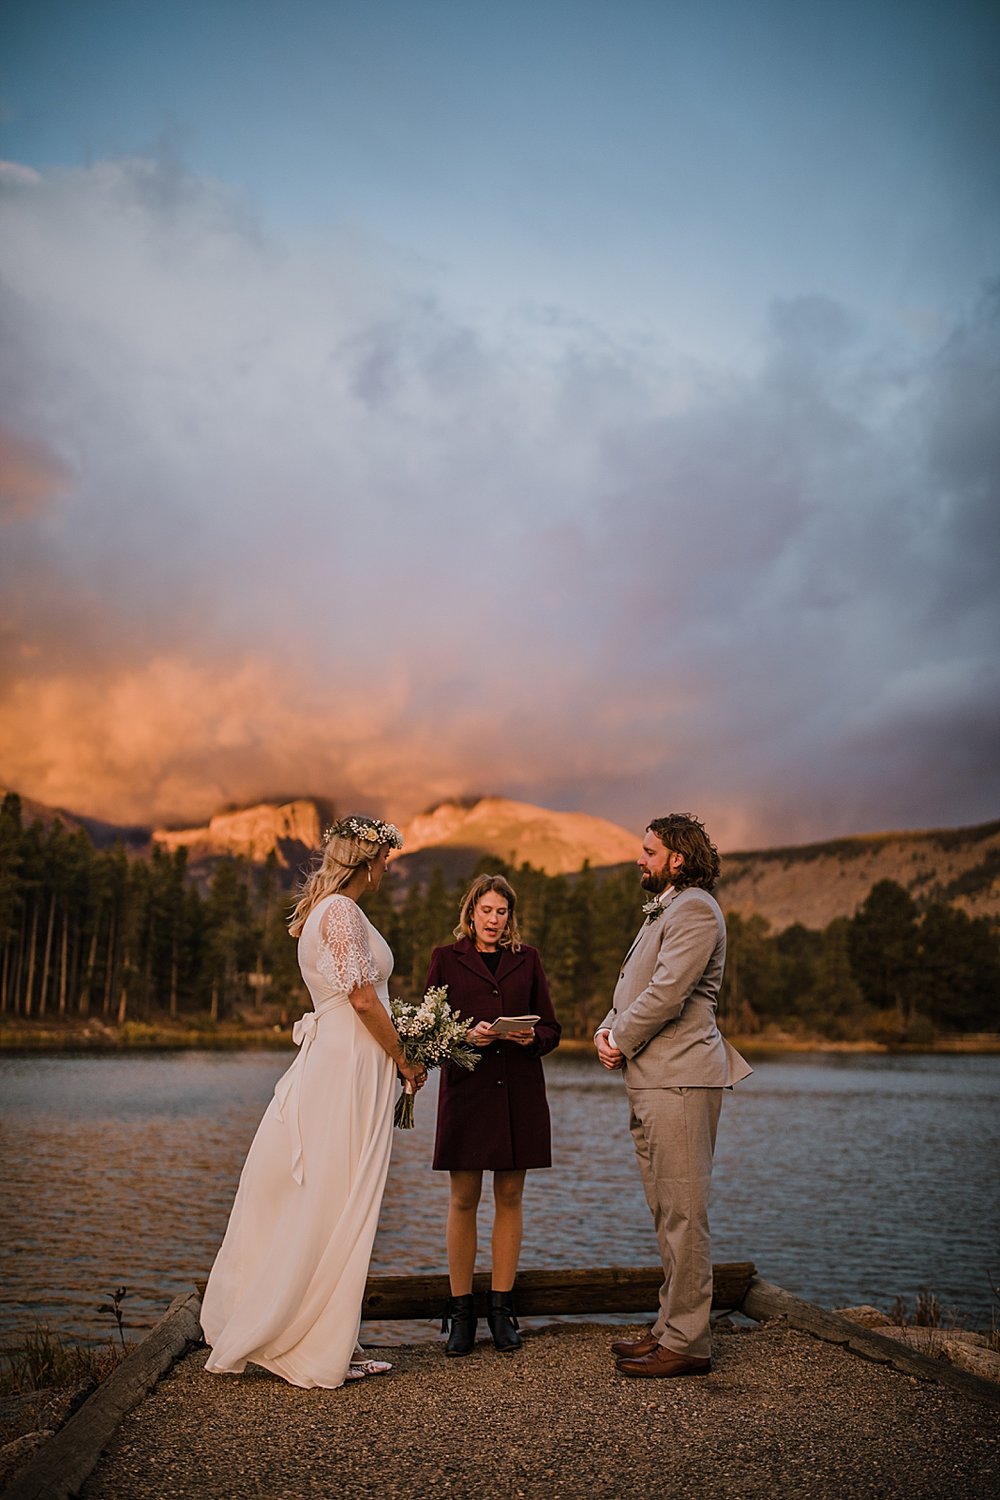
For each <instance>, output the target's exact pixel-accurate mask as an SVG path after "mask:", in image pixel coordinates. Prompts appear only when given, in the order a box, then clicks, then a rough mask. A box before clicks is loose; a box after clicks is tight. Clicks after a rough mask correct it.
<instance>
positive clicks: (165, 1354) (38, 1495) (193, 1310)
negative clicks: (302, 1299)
mask: <svg viewBox="0 0 1000 1500" xmlns="http://www.w3.org/2000/svg"><path fill="white" fill-rule="evenodd" d="M200 1312H201V1300H200V1298H199V1297H197V1296H195V1294H194V1293H193V1292H189V1293H188V1294H187V1295H186V1296H181V1297H176V1298H175V1299H174V1301H173V1302H171V1304H170V1306H169V1308H168V1309H167V1311H166V1313H165V1314H164V1316H163V1317H162V1318H161V1319H160V1321H159V1323H157V1325H156V1327H155V1328H153V1329H152V1330H151V1331H150V1333H149V1334H148V1335H147V1337H146V1338H144V1339H143V1341H142V1343H141V1344H140V1345H139V1347H138V1348H137V1349H133V1350H132V1352H131V1353H130V1354H128V1355H126V1356H125V1358H124V1359H123V1360H122V1362H121V1364H120V1365H118V1366H117V1368H116V1369H114V1370H112V1372H111V1374H110V1375H109V1376H108V1378H107V1380H105V1381H104V1382H103V1383H102V1384H101V1385H99V1386H98V1387H97V1389H96V1391H94V1393H93V1394H92V1395H90V1396H88V1397H87V1399H86V1401H85V1402H84V1403H83V1405H82V1406H81V1407H80V1410H79V1411H78V1412H76V1413H75V1414H74V1415H73V1416H72V1417H70V1419H69V1421H68V1422H67V1423H66V1425H65V1427H61V1428H60V1429H59V1431H58V1432H57V1433H55V1434H54V1435H53V1436H52V1437H50V1438H49V1440H48V1442H46V1443H43V1444H42V1446H41V1447H40V1448H39V1449H38V1451H37V1453H36V1454H35V1455H34V1457H33V1458H32V1459H31V1461H30V1462H29V1463H28V1464H27V1465H26V1467H25V1468H24V1469H22V1470H21V1473H20V1474H19V1475H18V1476H17V1478H16V1479H15V1480H14V1482H13V1484H12V1485H11V1486H10V1488H9V1489H6V1490H4V1500H67V1497H68V1496H70V1495H76V1494H78V1493H79V1491H80V1489H81V1488H82V1486H83V1485H84V1483H85V1482H86V1480H87V1479H88V1478H89V1477H90V1475H91V1474H92V1473H93V1471H94V1469H95V1468H96V1467H97V1461H98V1459H99V1458H100V1456H101V1450H102V1449H103V1448H105V1447H107V1445H108V1443H109V1442H110V1441H111V1439H112V1438H113V1437H114V1435H115V1433H116V1432H117V1431H118V1428H119V1426H120V1425H121V1420H122V1418H123V1417H124V1415H125V1413H126V1412H128V1411H131V1410H132V1407H133V1406H138V1404H139V1402H140V1401H141V1400H142V1399H143V1397H144V1396H146V1395H147V1394H148V1393H149V1392H150V1391H151V1390H152V1388H153V1386H154V1385H155V1384H156V1382H157V1381H158V1380H159V1378H160V1376H161V1375H163V1374H165V1373H166V1371H167V1370H169V1369H170V1366H171V1365H172V1364H173V1363H174V1361H175V1360H177V1359H179V1358H180V1356H181V1355H182V1354H183V1353H184V1351H185V1350H186V1349H187V1348H188V1347H189V1345H191V1344H196V1343H198V1341H199V1340H200V1339H201V1326H200V1324H199V1322H198V1315H199V1313H200Z"/></svg>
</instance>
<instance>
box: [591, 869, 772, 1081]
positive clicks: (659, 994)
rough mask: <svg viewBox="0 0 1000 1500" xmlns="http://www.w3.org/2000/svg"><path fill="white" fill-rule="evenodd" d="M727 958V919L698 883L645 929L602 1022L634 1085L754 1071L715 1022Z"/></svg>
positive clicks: (627, 1078)
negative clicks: (612, 1033)
mask: <svg viewBox="0 0 1000 1500" xmlns="http://www.w3.org/2000/svg"><path fill="white" fill-rule="evenodd" d="M725 962H726V922H725V918H724V917H723V915H722V912H721V911H720V909H719V906H718V903H717V902H716V901H715V899H714V897H713V896H711V895H709V893H708V891H703V890H701V889H700V888H699V887H697V886H689V887H688V888H687V889H686V890H683V891H678V892H676V893H674V894H673V895H672V896H668V898H667V900H666V901H665V902H664V911H663V915H662V916H660V917H657V918H656V919H655V920H654V921H652V922H645V923H644V924H643V926H642V927H641V928H640V929H639V933H638V936H637V937H636V939H635V942H634V943H633V944H632V947H631V948H630V949H629V951H628V953H627V954H626V955H625V962H624V963H623V964H622V969H621V974H620V975H619V978H618V983H617V984H616V986H615V993H614V997H613V999H612V1002H611V1009H610V1010H609V1011H608V1014H607V1015H606V1016H605V1018H604V1020H603V1021H602V1022H601V1024H600V1026H599V1027H598V1028H597V1029H598V1031H602V1030H607V1029H609V1028H612V1027H613V1028H614V1033H615V1044H616V1046H618V1047H619V1048H620V1049H621V1051H622V1052H623V1053H624V1054H625V1059H626V1060H625V1067H624V1074H625V1082H626V1084H627V1085H628V1087H629V1088H632V1089H663V1088H685V1087H688V1088H728V1087H729V1086H730V1085H731V1084H734V1083H738V1082H739V1080H740V1079H741V1078H746V1077H747V1075H748V1074H749V1073H750V1072H752V1069H751V1068H750V1067H749V1066H748V1064H747V1063H746V1061H745V1060H744V1059H743V1058H742V1057H741V1056H740V1054H739V1053H738V1052H737V1051H736V1049H735V1047H731V1046H730V1045H729V1043H728V1042H727V1041H726V1040H725V1038H724V1037H723V1036H722V1035H721V1034H720V1032H719V1028H718V1027H717V1026H716V1024H715V1008H716V1002H717V1000H718V995H719V987H720V985H721V984H722V973H723V969H724V968H725Z"/></svg>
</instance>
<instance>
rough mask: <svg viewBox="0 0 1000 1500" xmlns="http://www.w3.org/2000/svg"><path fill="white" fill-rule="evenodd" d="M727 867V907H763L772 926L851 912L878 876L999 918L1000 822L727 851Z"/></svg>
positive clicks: (723, 884)
mask: <svg viewBox="0 0 1000 1500" xmlns="http://www.w3.org/2000/svg"><path fill="white" fill-rule="evenodd" d="M722 866H723V876H722V879H721V880H720V882H719V887H718V891H717V895H718V898H719V902H720V904H721V906H722V907H723V909H724V910H725V911H738V912H740V913H741V915H743V916H751V915H753V914H754V913H758V914H759V915H760V916H762V917H766V919H767V920H768V922H770V924H771V927H772V929H773V930H774V931H775V932H781V931H782V930H783V929H784V928H786V927H789V926H791V924H792V923H793V922H801V923H802V924H803V925H804V926H806V927H814V928H823V927H826V926H827V924H828V923H829V922H832V921H833V919H834V917H849V916H853V914H854V913H855V912H856V911H857V909H858V907H859V906H860V905H861V904H862V902H863V901H864V900H865V898H866V896H867V895H868V892H869V891H870V890H871V888H872V886H873V885H874V884H875V883H876V881H879V880H895V881H896V882H897V884H899V885H901V886H903V887H904V889H905V890H907V891H909V893H910V895H911V896H912V897H913V899H914V900H915V901H917V902H918V903H926V902H928V901H930V900H940V901H946V902H950V903H951V904H952V905H954V906H957V907H960V908H961V910H962V911H964V912H966V913H967V914H968V915H969V916H970V917H989V918H991V919H992V920H993V921H996V920H997V919H1000V822H997V823H984V824H980V825H979V826H977V827H973V828H952V829H937V830H931V831H928V832H919V833H880V834H867V835H861V836H858V837H856V838H847V839H836V840H833V841H831V842H829V843H822V844H804V845H800V846H798V847H792V848H786V849H758V850H755V851H753V852H750V853H737V854H726V855H724V856H723V861H722Z"/></svg>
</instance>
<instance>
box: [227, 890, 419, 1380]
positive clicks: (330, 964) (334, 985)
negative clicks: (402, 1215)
mask: <svg viewBox="0 0 1000 1500" xmlns="http://www.w3.org/2000/svg"><path fill="white" fill-rule="evenodd" d="M298 958H299V967H300V968H301V970H302V977H303V979H304V980H305V982H306V984H307V986H308V988H309V993H310V995H311V997H312V1002H313V1007H314V1009H313V1010H312V1011H307V1012H306V1014H305V1015H304V1016H303V1017H302V1018H301V1020H299V1021H297V1022H296V1023H295V1028H294V1031H293V1036H294V1038H295V1041H296V1042H297V1043H298V1044H299V1053H298V1056H297V1057H296V1059H295V1061H294V1062H293V1063H292V1065H291V1067H290V1068H289V1069H288V1071H287V1072H286V1073H285V1074H284V1075H283V1076H282V1077H281V1078H280V1079H279V1080H278V1083H277V1085H276V1086H275V1090H274V1097H273V1098H272V1100H271V1102H270V1104H269V1105H268V1108H267V1112H266V1113H265V1115H264V1118H263V1119H262V1120H261V1123H260V1126H259V1127H258V1130H257V1134H256V1136H255V1137H254V1140H253V1144H252V1145H251V1147H250V1152H249V1154H248V1156H247V1159H246V1163H245V1165H244V1167H243V1173H242V1175H241V1177H240V1185H239V1189H238V1191H237V1194H236V1201H235V1203H234V1204H233V1211H232V1214H231V1215H230V1219H229V1227H228V1229H227V1230H226V1236H225V1239H224V1240H223V1242H222V1247H221V1249H220V1250H219V1253H218V1255H217V1256H216V1260H215V1264H214V1266H213V1267H212V1274H211V1276H210V1277H209V1281H208V1286H207V1288H206V1291H205V1297H204V1300H203V1303H202V1312H201V1323H202V1329H203V1331H204V1334H205V1339H206V1342H207V1343H209V1344H210V1345H211V1346H212V1349H211V1354H210V1355H209V1359H208V1363H207V1364H206V1366H205V1368H206V1369H207V1370H212V1371H216V1372H230V1373H235V1374H238V1373H239V1372H240V1371H242V1370H243V1368H244V1366H245V1365H246V1364H247V1363H248V1361H249V1362H252V1363H253V1364H255V1365H263V1366H264V1368H265V1369H267V1370H273V1371H274V1373H275V1374H276V1375H280V1376H282V1377H283V1378H284V1379H285V1380H288V1381H290V1382H291V1383H292V1385H300V1386H328V1387H332V1386H339V1385H342V1384H343V1382H344V1380H345V1378H346V1376H347V1371H348V1366H349V1365H350V1363H351V1358H352V1355H354V1354H355V1350H356V1347H357V1338H358V1330H359V1327H360V1323H361V1302H362V1298H363V1296H364V1289H365V1281H366V1279H367V1276H368V1263H369V1261H370V1259H371V1251H372V1242H373V1240H374V1238H375V1229H376V1225H377V1223H378V1215H379V1209H380V1207H381V1203H382V1194H383V1191H384V1189H385V1179H386V1173H387V1172H388V1169H389V1154H390V1150H391V1146H392V1109H393V1094H394V1083H395V1077H396V1069H395V1066H394V1064H393V1062H392V1059H391V1058H390V1057H389V1055H388V1054H387V1053H386V1052H385V1051H384V1050H383V1049H382V1048H381V1047H380V1046H379V1044H378V1042H376V1040H375V1038H374V1037H373V1036H372V1035H371V1033H370V1032H369V1031H368V1029H367V1028H366V1027H365V1025H364V1023H363V1022H362V1021H361V1020H360V1019H359V1017H358V1015H357V1014H356V1012H355V1011H354V1008H353V1007H352V1005H351V1004H350V1001H349V1000H348V998H347V997H348V995H349V994H350V992H351V991H352V990H353V989H356V988H357V986H358V985H359V984H363V983H370V984H374V986H375V989H376V992H377V993H378V996H379V998H380V1000H381V1001H382V1002H383V1004H385V1005H387V1004H388V981H389V975H390V974H391V972H392V951H391V949H390V948H389V945H388V944H387V943H386V942H385V940H384V938H382V936H381V935H380V934H379V933H378V932H377V931H376V930H375V928H374V927H373V926H372V924H371V923H370V922H369V921H368V918H367V917H366V916H365V915H364V913H363V912H362V911H361V908H360V907H359V906H358V905H357V904H356V903H355V902H354V901H352V900H350V898H349V897H347V896H329V897H327V898H326V899H325V900H323V901H319V902H317V904H316V906H314V907H313V909H312V911H311V912H310V913H309V916H308V917H307V918H306V923H305V926H304V927H303V929H302V932H301V933H300V935H299V946H298ZM359 1357H362V1356H359Z"/></svg>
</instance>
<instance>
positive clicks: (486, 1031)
mask: <svg viewBox="0 0 1000 1500" xmlns="http://www.w3.org/2000/svg"><path fill="white" fill-rule="evenodd" d="M465 1039H466V1041H467V1042H471V1043H472V1045H473V1046H474V1047H488V1046H489V1045H490V1043H491V1042H495V1041H496V1039H497V1034H496V1032H495V1031H494V1030H493V1027H492V1026H491V1025H490V1023H489V1021H480V1022H479V1024H478V1026H473V1027H472V1029H471V1030H470V1031H467V1032H466V1033H465Z"/></svg>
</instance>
